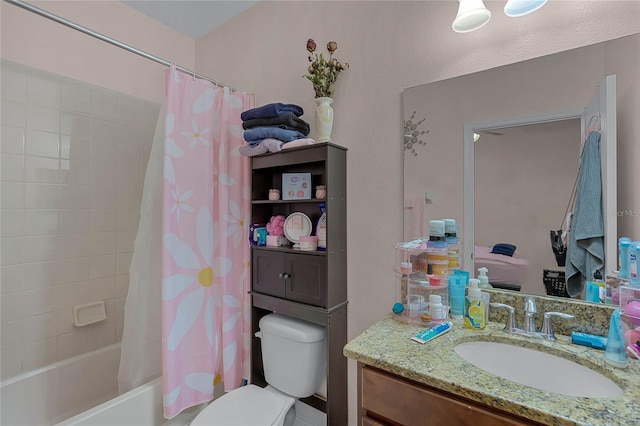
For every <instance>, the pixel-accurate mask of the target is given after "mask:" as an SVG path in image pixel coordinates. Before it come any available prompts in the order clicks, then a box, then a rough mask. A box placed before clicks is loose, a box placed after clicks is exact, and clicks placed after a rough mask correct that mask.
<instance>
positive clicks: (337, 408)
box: [251, 143, 348, 426]
mask: <svg viewBox="0 0 640 426" xmlns="http://www.w3.org/2000/svg"><path fill="white" fill-rule="evenodd" d="M346 151H347V150H346V148H344V147H341V146H338V145H335V144H332V143H322V144H315V145H309V146H305V147H299V148H293V149H288V150H283V151H281V152H277V153H273V154H266V155H259V156H256V157H251V223H253V224H256V223H268V222H269V220H270V218H271V217H272V216H275V215H283V216H285V217H287V216H288V215H290V214H292V213H294V212H301V213H304V214H306V215H307V216H308V217H309V218H310V219H311V222H312V223H313V231H314V232H315V228H316V223H317V221H318V219H319V218H320V215H321V211H320V208H319V207H320V204H321V203H324V204H325V209H326V210H325V211H326V214H327V222H326V224H327V228H326V235H327V250H326V251H302V250H299V249H297V248H293V247H265V246H260V247H258V246H255V247H252V248H251V304H252V308H251V327H252V331H253V335H254V337H252V341H251V382H252V383H255V384H257V385H260V386H265V385H266V384H267V383H266V380H265V377H264V369H263V368H262V365H263V364H262V352H261V340H260V339H259V338H257V337H255V332H257V331H258V330H259V323H260V318H262V317H263V316H265V315H268V314H270V313H272V312H278V313H281V314H284V315H289V316H291V317H294V318H300V319H303V320H305V321H310V322H313V323H315V324H319V325H321V326H323V327H325V328H326V331H327V337H326V339H327V340H326V342H327V386H326V397H322V396H320V395H313V396H311V397H308V398H304V399H303V402H305V403H307V404H309V405H311V406H312V407H315V408H317V409H318V410H321V411H323V412H325V413H326V414H327V425H330V426H342V425H344V426H346V425H347V423H348V410H347V399H348V395H347V358H346V357H345V356H344V355H343V353H342V349H343V347H344V345H345V344H346V343H347V232H346V231H347V199H346V198H347V194H346V192H347V182H346V180H347V176H346V170H347V162H346ZM284 173H310V174H311V180H312V186H313V187H312V188H311V189H312V191H311V196H312V197H314V196H315V191H314V189H315V187H316V186H317V185H325V186H326V193H327V194H326V198H325V199H322V200H319V199H316V198H311V199H305V200H269V199H268V194H269V189H273V188H275V189H279V190H281V192H282V189H283V188H282V175H283V174H284ZM314 235H315V234H314Z"/></svg>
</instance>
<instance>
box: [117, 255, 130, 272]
mask: <svg viewBox="0 0 640 426" xmlns="http://www.w3.org/2000/svg"><path fill="white" fill-rule="evenodd" d="M132 257H133V253H131V252H129V253H118V254H117V255H116V275H120V274H126V273H128V272H129V266H131V259H132Z"/></svg>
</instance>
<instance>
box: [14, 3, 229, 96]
mask: <svg viewBox="0 0 640 426" xmlns="http://www.w3.org/2000/svg"><path fill="white" fill-rule="evenodd" d="M4 1H6V2H7V3H10V4H12V5H14V6H18V7H21V8H23V9H25V10H28V11H30V12H33V13H35V14H37V15H40V16H43V17H45V18H48V19H51V20H52V21H55V22H57V23H59V24H62V25H66V26H67V27H69V28H73V29H74V30H77V31H80V32H82V33H85V34H88V35H90V36H92V37H95V38H97V39H99V40H102V41H106V42H107V43H110V44H113V45H114V46H118V47H119V48H121V49H124V50H128V51H129V52H132V53H135V54H136V55H140V56H142V57H143V58H147V59H150V60H152V61H154V62H157V63H159V64H162V65H166V66H171V65H172V63H171V62H169V61H167V60H165V59H162V58H159V57H157V56H154V55H152V54H150V53H147V52H144V51H142V50H140V49H136V48H135V47H133V46H130V45H128V44H126V43H122V42H121V41H118V40H115V39H113V38H111V37H107V36H106V35H104V34H100V33H98V32H96V31H93V30H91V29H89V28H87V27H83V26H82V25H78V24H76V23H75V22H71V21H69V20H67V19H64V18H62V17H60V16H57V15H54V14H53V13H50V12H47V11H46V10H43V9H40V8H38V7H36V6H33V5H30V4H29V3H25V2H23V1H21V0H4ZM176 69H178V70H180V71H182V72H184V73H187V74H191V75H193V76H194V77H198V78H201V79H203V80H207V81H210V82H211V83H213V84H215V85H216V86H218V87H225V86H227V87H229V88H230V89H231V90H237V91H240V90H239V89H236V88H235V87H231V86H228V85H226V84H224V83H221V82H218V81H217V80H212V79H210V78H209V77H206V76H204V75H202V74H198V73H196V72H195V71H192V70H190V69H188V68H185V67H182V66H180V65H176Z"/></svg>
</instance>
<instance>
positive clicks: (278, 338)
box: [260, 313, 327, 398]
mask: <svg viewBox="0 0 640 426" xmlns="http://www.w3.org/2000/svg"><path fill="white" fill-rule="evenodd" d="M260 331H261V332H262V336H261V338H262V341H261V345H262V363H263V367H264V376H265V379H266V381H267V383H269V384H270V385H271V386H273V387H274V388H276V389H278V390H279V391H281V392H284V393H286V394H288V395H291V396H293V397H296V398H304V397H307V396H311V395H313V394H314V392H316V391H317V390H318V389H319V388H320V386H321V385H322V381H323V379H324V378H325V369H326V352H327V351H326V329H325V327H322V326H320V325H318V324H313V323H310V322H308V321H303V320H299V319H296V318H291V317H288V316H286V315H281V314H276V313H274V314H269V315H266V316H264V317H262V318H261V319H260Z"/></svg>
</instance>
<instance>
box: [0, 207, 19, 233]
mask: <svg viewBox="0 0 640 426" xmlns="http://www.w3.org/2000/svg"><path fill="white" fill-rule="evenodd" d="M24 212H25V211H24V210H2V212H1V213H0V215H2V221H1V222H2V234H1V235H2V237H3V238H10V237H21V236H23V235H24V232H25V221H24Z"/></svg>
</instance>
